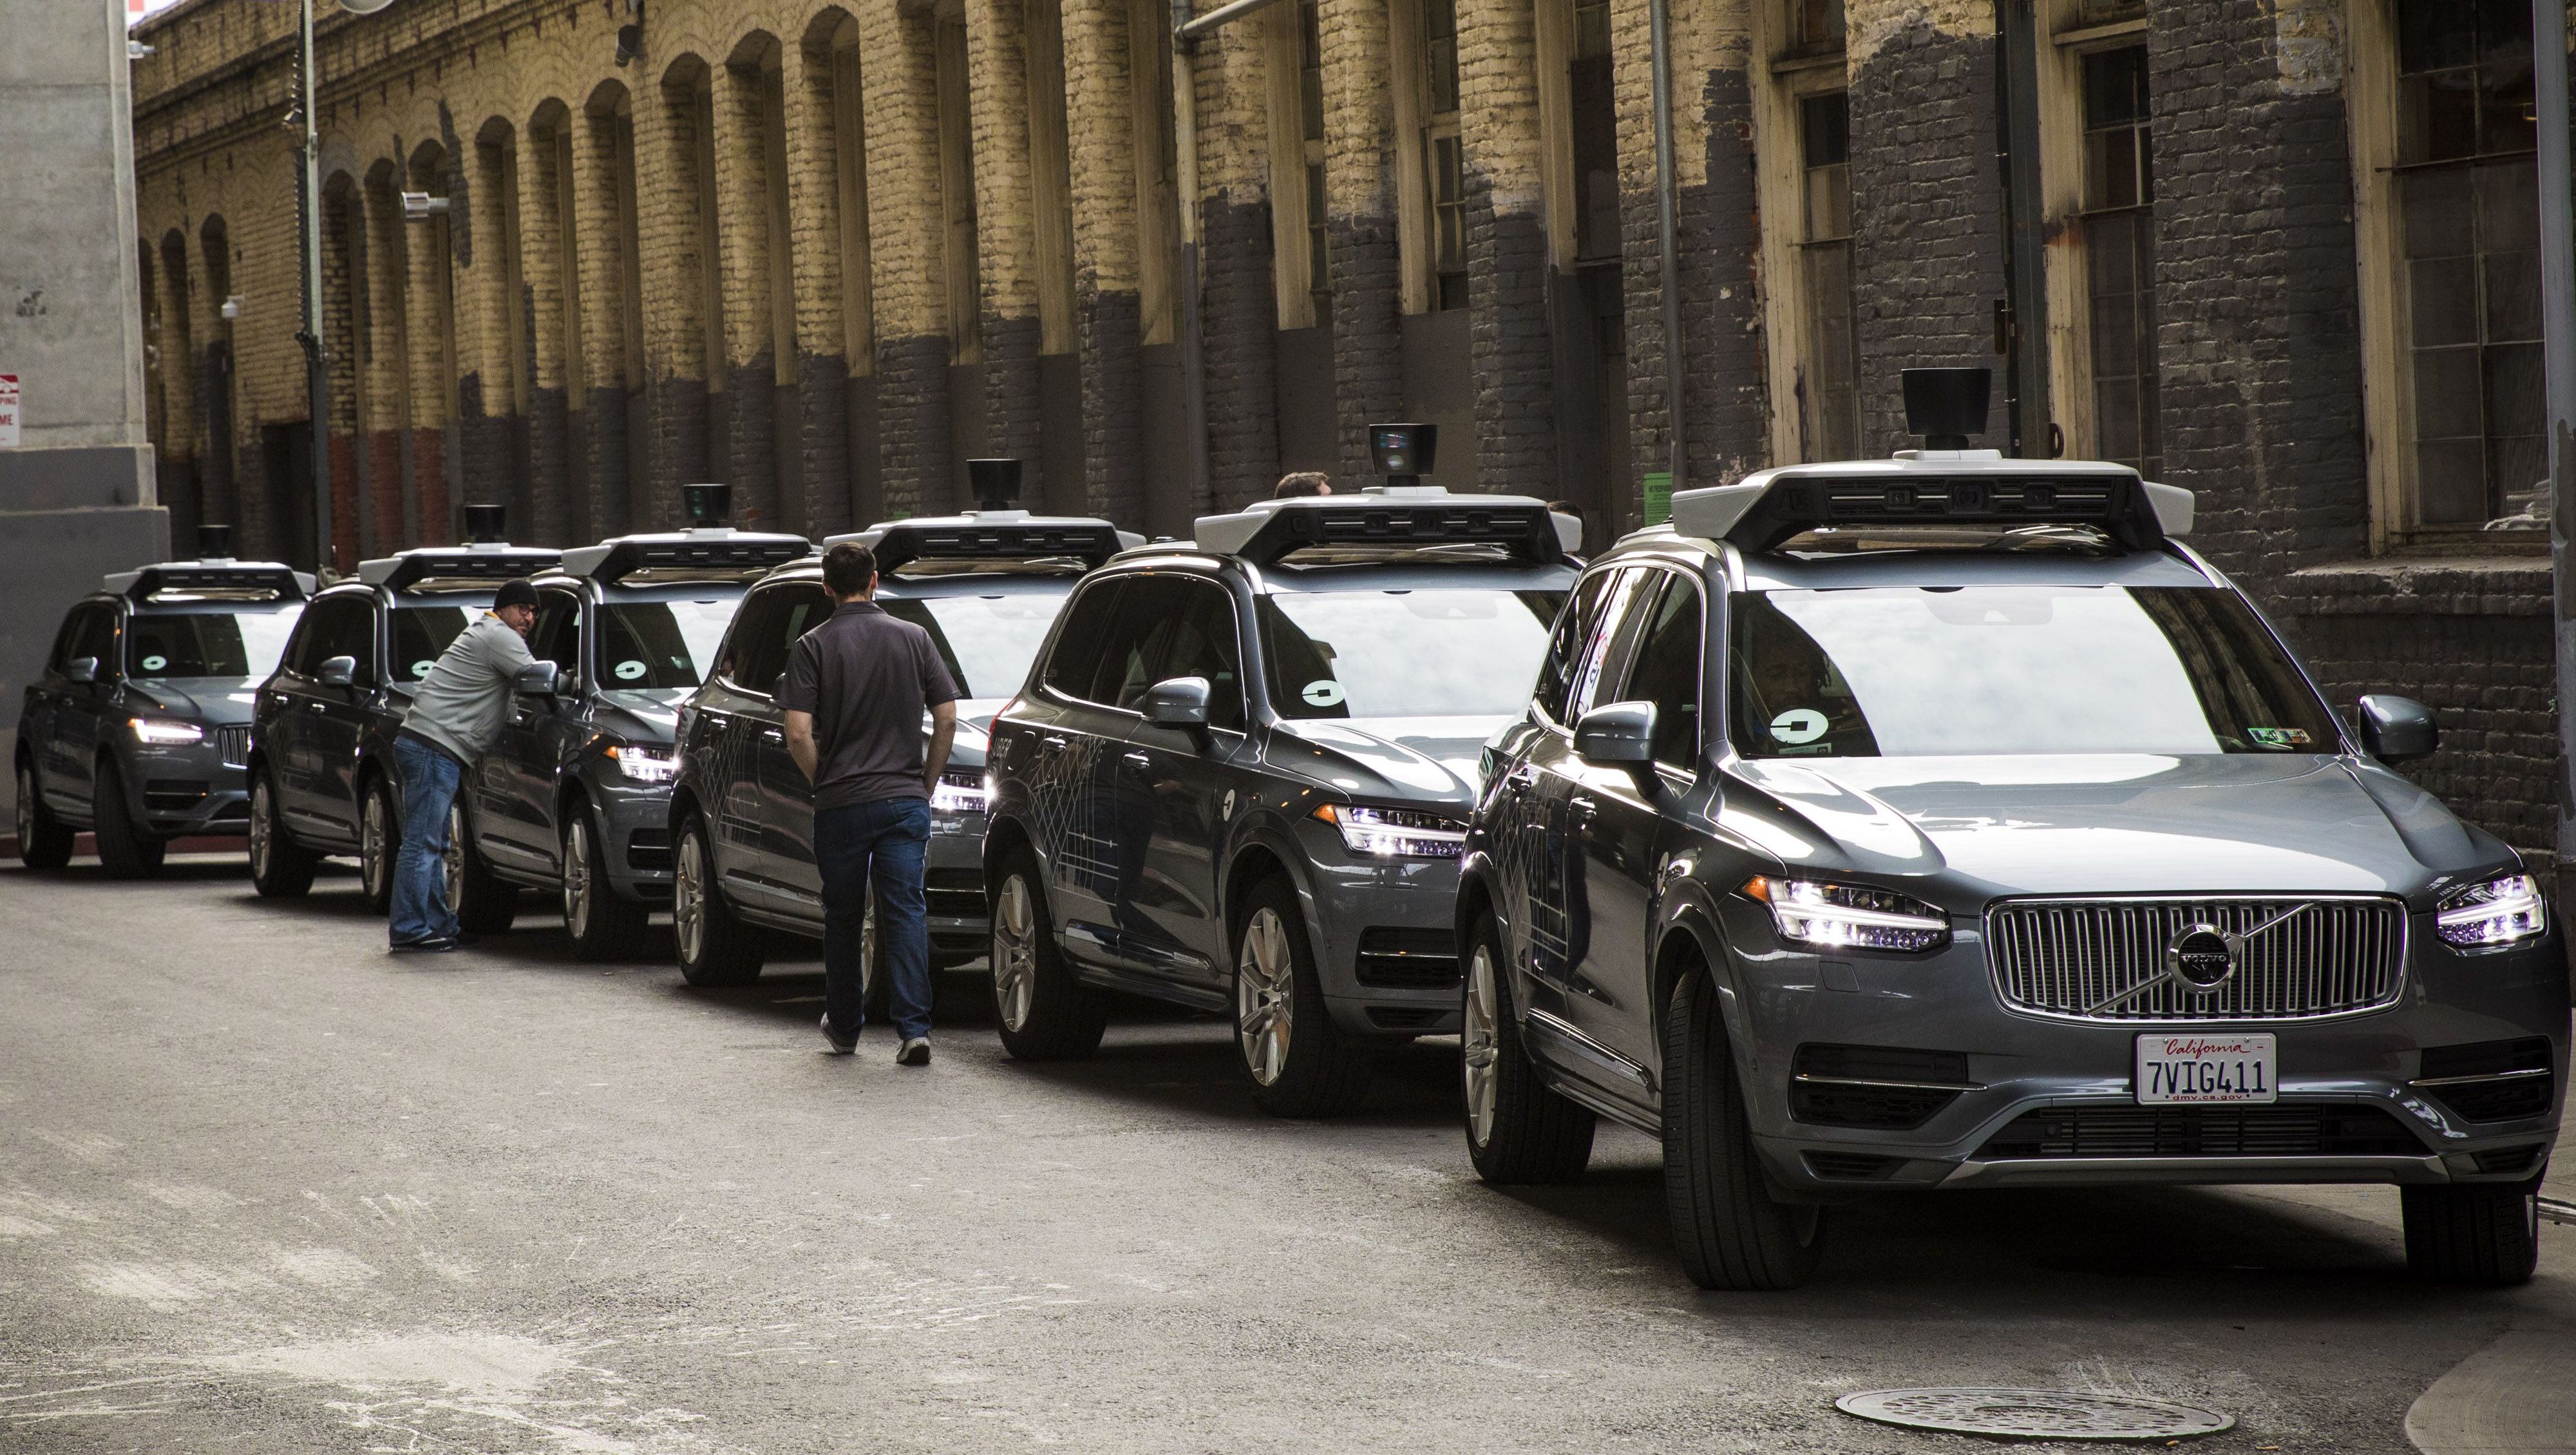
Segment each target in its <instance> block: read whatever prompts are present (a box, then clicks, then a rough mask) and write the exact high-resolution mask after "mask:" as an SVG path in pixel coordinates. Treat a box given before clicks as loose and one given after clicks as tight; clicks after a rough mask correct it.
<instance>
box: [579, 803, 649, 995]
mask: <svg viewBox="0 0 2576 1455" xmlns="http://www.w3.org/2000/svg"><path fill="white" fill-rule="evenodd" d="M607 841H608V839H607V835H605V834H603V833H601V832H600V829H599V816H598V814H597V813H596V812H594V811H593V810H592V809H591V807H590V805H589V804H587V803H579V802H576V803H572V804H569V805H567V806H566V812H565V814H564V840H563V919H564V933H565V934H568V935H570V936H572V944H573V948H574V949H575V950H576V951H578V952H579V953H580V955H581V957H582V958H583V959H585V960H631V959H633V958H635V953H636V952H637V951H638V950H641V949H642V948H643V947H644V926H645V921H646V919H647V918H648V917H649V916H650V914H651V913H652V911H650V910H648V909H646V908H645V907H644V906H643V905H640V904H637V903H636V902H634V901H633V900H630V899H621V898H619V897H618V894H617V889H616V886H614V885H612V884H610V883H609V882H608V871H607V868H606V867H605V863H604V861H603V860H602V859H601V857H600V847H601V845H603V844H605V843H607Z"/></svg>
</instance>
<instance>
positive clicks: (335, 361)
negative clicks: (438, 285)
mask: <svg viewBox="0 0 2576 1455" xmlns="http://www.w3.org/2000/svg"><path fill="white" fill-rule="evenodd" d="M360 198H361V193H360V191H359V189H358V188H357V187H355V186H349V187H345V188H343V189H341V190H340V191H338V192H337V193H336V194H326V195H325V197H324V198H323V201H322V300H323V301H322V354H323V368H324V371H325V387H326V388H327V389H328V390H329V392H330V396H331V413H330V418H329V419H328V421H327V425H328V428H327V429H326V431H325V434H324V440H325V445H326V447H327V448H328V450H329V451H330V456H331V548H330V551H329V553H328V560H327V561H326V564H328V565H329V566H331V567H332V568H333V569H335V570H339V571H355V570H356V569H358V562H359V560H360V559H361V558H362V557H363V556H364V555H365V554H366V552H365V544H364V540H363V538H362V536H361V535H360V532H359V529H358V523H359V514H358V499H359V495H358V487H359V475H358V451H359V449H360V447H361V446H362V444H363V440H362V438H361V436H360V433H359V424H358V421H359V418H360V400H359V397H358V391H359V390H360V388H361V387H363V386H362V385H361V383H360V374H361V370H360V368H359V350H360V348H361V346H362V345H361V343H360V340H359V335H358V319H357V302H358V291H357V290H358V286H359V285H360V284H361V282H362V280H361V279H360V278H358V277H357V276H355V274H356V272H357V269H358V266H359V258H360V253H359V250H358V248H359V241H360V236H361V234H362V232H363V230H364V228H365V226H366V220H365V216H364V210H363V209H364V203H363V202H362V201H361V200H360Z"/></svg>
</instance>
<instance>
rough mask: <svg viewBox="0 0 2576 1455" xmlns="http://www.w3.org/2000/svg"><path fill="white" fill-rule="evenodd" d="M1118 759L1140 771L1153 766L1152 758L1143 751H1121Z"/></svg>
mask: <svg viewBox="0 0 2576 1455" xmlns="http://www.w3.org/2000/svg"><path fill="white" fill-rule="evenodd" d="M1119 761H1120V762H1122V763H1125V764H1126V765H1127V766H1128V767H1130V768H1135V769H1138V770H1140V771H1141V770H1143V769H1146V768H1151V767H1153V766H1154V760H1153V759H1152V758H1150V757H1148V756H1146V755H1145V754H1143V753H1122V754H1120V755H1119Z"/></svg>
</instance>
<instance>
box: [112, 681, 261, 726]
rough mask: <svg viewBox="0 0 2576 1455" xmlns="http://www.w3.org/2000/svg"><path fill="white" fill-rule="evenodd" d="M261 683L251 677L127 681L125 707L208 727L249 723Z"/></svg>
mask: <svg viewBox="0 0 2576 1455" xmlns="http://www.w3.org/2000/svg"><path fill="white" fill-rule="evenodd" d="M258 689H259V684H258V683H257V682H255V681H253V680H252V679H250V678H248V677H157V678H154V679H152V680H150V681H137V680H133V679H128V680H127V682H126V684H125V703H126V706H127V707H128V708H130V709H132V710H134V711H138V712H160V713H167V714H169V715H170V716H172V717H183V718H186V719H188V720H189V721H191V722H201V723H204V724H206V725H207V726H209V727H221V726H224V725H226V724H229V723H242V722H248V721H250V714H251V707H252V705H253V704H254V703H256V702H257V701H258V700H259V691H258Z"/></svg>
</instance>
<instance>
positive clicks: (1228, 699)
mask: <svg viewBox="0 0 2576 1455" xmlns="http://www.w3.org/2000/svg"><path fill="white" fill-rule="evenodd" d="M1175 584H1177V585H1179V586H1180V588H1181V604H1180V609H1179V610H1177V611H1175V612H1174V613H1173V614H1172V615H1171V617H1170V618H1169V619H1168V620H1166V621H1165V622H1164V623H1163V625H1162V630H1161V632H1160V633H1159V635H1160V637H1161V642H1160V644H1159V650H1157V651H1156V652H1155V653H1154V654H1153V655H1154V656H1155V657H1156V658H1157V659H1158V660H1159V665H1157V666H1155V667H1154V668H1153V669H1152V672H1151V676H1152V677H1153V680H1154V681H1156V682H1164V681H1169V680H1170V679H1172V678H1174V677H1204V678H1206V679H1207V683H1208V726H1210V727H1221V728H1228V729H1233V730H1236V731H1240V730H1241V729H1242V727H1243V646H1242V641H1243V639H1242V635H1241V633H1240V632H1239V631H1238V630H1237V629H1236V627H1235V619H1234V598H1233V597H1232V596H1230V595H1229V594H1227V592H1226V589H1225V588H1224V587H1223V586H1220V585H1218V584H1217V583H1215V582H1213V581H1195V580H1187V579H1182V580H1178V581H1176V582H1175Z"/></svg>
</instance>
